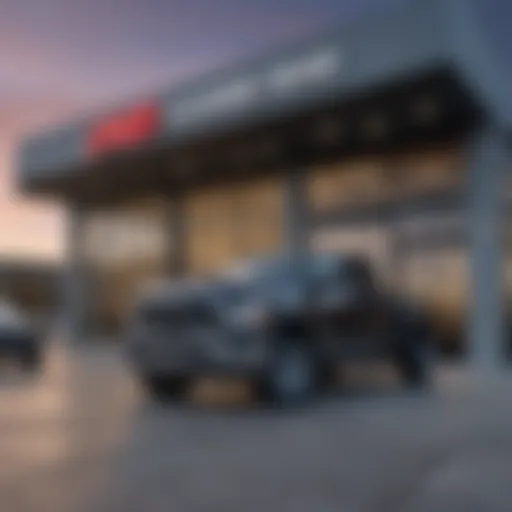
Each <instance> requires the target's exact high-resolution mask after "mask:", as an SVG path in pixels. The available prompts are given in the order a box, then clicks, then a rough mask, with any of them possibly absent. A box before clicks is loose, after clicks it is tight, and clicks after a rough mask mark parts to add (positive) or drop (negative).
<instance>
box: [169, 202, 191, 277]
mask: <svg viewBox="0 0 512 512" xmlns="http://www.w3.org/2000/svg"><path fill="white" fill-rule="evenodd" d="M168 232H169V259H170V261H169V273H170V276H171V277H177V276H181V275H183V274H184V273H185V272H186V270H187V261H186V246H185V244H186V240H185V237H186V226H185V212H184V205H183V200H182V199H181V198H180V197H173V198H172V199H171V200H170V204H169V231H168Z"/></svg>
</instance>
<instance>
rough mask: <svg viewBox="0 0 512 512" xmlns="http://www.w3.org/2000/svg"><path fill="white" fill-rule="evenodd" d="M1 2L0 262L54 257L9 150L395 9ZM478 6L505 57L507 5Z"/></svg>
mask: <svg viewBox="0 0 512 512" xmlns="http://www.w3.org/2000/svg"><path fill="white" fill-rule="evenodd" d="M0 1H1V6H0V178H1V181H0V184H1V185H2V186H1V189H0V193H1V195H0V212H6V214H5V213H3V214H2V215H1V217H0V218H2V219H9V220H10V222H3V223H0V255H1V254H2V252H4V249H5V250H7V251H11V252H12V251H14V252H16V251H18V250H20V251H23V252H24V253H28V252H31V251H35V252H37V253H46V251H49V252H52V251H53V252H59V251H60V249H61V243H60V227H61V215H60V214H59V212H56V211H55V209H50V210H48V208H47V207H42V206H40V205H27V203H26V202H25V201H22V200H21V199H20V198H19V196H18V195H17V194H16V192H15V191H14V189H13V187H12V169H13V161H12V151H13V148H14V147H15V145H16V144H17V141H18V140H19V138H20V136H22V135H23V134H25V133H27V132H30V131H33V130H34V129H40V128H42V127H45V126H48V125H49V124H53V123H55V122H57V121H58V120H61V119H64V118H67V117H69V116H70V115H72V114H73V113H75V112H77V111H80V110H84V109H89V108H92V107H98V106H100V105H102V104H108V103H111V102H113V101H118V100H120V99H122V98H123V97H131V96H136V95H137V94H143V93H145V92H147V91H151V90H156V89H160V88H161V87H162V86H164V85H169V84H171V83H173V82H175V81H180V80H182V79H184V78H187V77H191V76H195V75H198V74H200V73H202V72H204V71H207V70H210V69H213V68H215V67H217V66H219V65H223V64H226V63H229V62H230V61H233V60H237V59H239V58H241V57H243V56H245V55H253V54H257V53H258V52H261V51H265V50H267V49H269V48H272V47H273V46H276V45H278V44H280V43H284V42H288V41H293V40H295V39H300V38H301V37H302V36H306V35H308V34H311V33H315V32H318V31H320V30H321V29H322V28H325V27H329V26H332V25H334V24H335V23H337V22H349V21H350V19H352V18H353V17H356V16H358V15H359V14H361V13H363V12H365V11H368V10H370V9H377V8H380V7H382V6H384V5H386V4H388V3H391V2H393V1H396V0H0ZM402 1H406V0H402ZM409 1H428V0H409ZM447 1H457V0H447ZM478 1H480V2H483V5H484V7H485V16H486V17H487V18H489V19H492V20H493V21H494V22H495V23H496V24H497V25H499V26H501V28H502V29H504V30H501V31H497V37H498V39H497V41H498V43H499V45H500V48H501V49H502V51H503V50H504V53H505V54H507V53H512V45H510V44H508V42H509V41H511V40H512V35H510V34H509V32H511V33H512V31H510V30H507V29H508V28H509V27H510V25H512V21H511V20H512V2H510V0H478ZM500 34H505V35H503V36H502V35H500ZM11 220H12V222H11ZM36 236H37V243H34V240H36V238H35V237H36ZM39 239H40V240H39ZM43 245H44V248H43Z"/></svg>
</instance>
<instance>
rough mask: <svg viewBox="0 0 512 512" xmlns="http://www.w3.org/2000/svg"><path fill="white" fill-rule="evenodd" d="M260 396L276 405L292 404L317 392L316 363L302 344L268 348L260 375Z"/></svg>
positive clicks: (300, 401) (282, 344)
mask: <svg viewBox="0 0 512 512" xmlns="http://www.w3.org/2000/svg"><path fill="white" fill-rule="evenodd" d="M262 385H263V395H264V398H266V399H267V400H270V401H271V402H273V403H276V404H278V405H283V406H287V405H295V404H300V403H304V402H306V401H307V400H309V399H311V398H312V397H313V396H314V395H315V393H316V391H317V365H316V362H315V357H314V354H313V351H312V350H311V349H310V348H309V347H308V346H307V345H306V344H304V343H293V342H287V343H280V344H278V345H276V346H275V347H273V348H272V351H271V355H270V357H269V362H268V364H267V369H266V371H265V375H264V377H263V383H262Z"/></svg>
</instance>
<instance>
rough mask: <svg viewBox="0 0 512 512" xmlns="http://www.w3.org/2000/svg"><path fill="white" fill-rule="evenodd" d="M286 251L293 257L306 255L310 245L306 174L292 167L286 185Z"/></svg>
mask: <svg viewBox="0 0 512 512" xmlns="http://www.w3.org/2000/svg"><path fill="white" fill-rule="evenodd" d="M285 187H286V189H285V251H286V253H287V254H288V255H289V256H292V257H298V258H301V257H304V256H305V255H307V253H308V251H309V246H310V240H309V238H310V226H309V215H308V204H307V190H306V189H307V184H306V175H305V172H304V171H303V170H302V169H291V170H290V171H289V172H288V175H287V177H286V185H285Z"/></svg>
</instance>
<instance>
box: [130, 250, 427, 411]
mask: <svg viewBox="0 0 512 512" xmlns="http://www.w3.org/2000/svg"><path fill="white" fill-rule="evenodd" d="M128 336H129V347H130V354H131V359H132V361H133V364H134V366H135V368H136V370H137V372H138V374H139V375H140V376H141V378H142V380H143V382H144V383H145V384H146V386H147V388H148V389H149V391H150V392H151V393H152V394H154V395H156V396H158V397H163V396H172V395H176V394H178V393H180V392H182V391H183V389H184V387H185V386H186V384H187V382H188V381H189V379H191V378H193V377H194V376H196V375H202V374H206V373H231V374H233V373H235V374H239V375H244V376H250V377H252V378H253V379H254V380H255V381H257V383H258V384H259V387H260V389H261V391H262V393H263V394H264V396H265V397H266V398H269V399H272V400H275V401H277V402H281V403H289V402H298V401H302V400H305V399H307V398H309V397H311V396H313V395H314V393H315V392H316V391H317V390H318V389H319V387H320V386H322V385H325V384H328V383H329V382H330V381H331V380H332V379H333V377H334V374H335V372H336V371H337V369H338V367H339V365H340V364H342V363H343V362H346V361H352V360H354V359H356V358H357V359H364V360H367V359H370V358H372V359H373V358H391V359H392V360H393V361H394V362H395V363H396V365H397V367H398V369H399V370H400V373H401V375H402V376H403V379H404V380H405V382H406V383H407V384H409V385H413V386H423V385H425V384H426V383H427V381H428V377H429V362H430V360H431V353H432V352H431V349H432V345H431V339H430V330H429V325H428V322H427V321H426V319H425V317H424V315H423V314H422V312H421V311H419V310H416V309H415V308H412V307H410V306H406V305H404V304H402V303H401V301H399V300H397V299H396V298H394V297H392V296H391V295H388V294H386V293H385V292H383V291H382V290H381V289H380V288H379V286H378V284H377V283H376V282H375V280H374V278H373V276H372V273H371V271H370V268H369V267H368V265H367V264H366V263H365V262H364V261H362V260H360V259H358V258H353V257H343V256H338V255H336V256H332V255H317V256H313V257H311V258H308V259H305V260H303V261H292V260H287V259H284V258H283V259H275V260H267V261H261V262H259V263H255V264H253V265H249V266H247V267H245V268H244V267H242V269H241V270H240V269H238V270H237V271H234V272H231V273H229V274H227V275H224V276H222V277H221V278H220V279H217V280H213V281H210V282H193V283H192V282H187V281H184V282H175V283H174V284H171V285H169V287H167V288H165V287H164V289H163V290H162V291H161V292H159V293H155V294H153V295H152V296H150V297H147V298H146V299H145V300H143V301H142V302H141V304H140V305H139V307H138V309H137V313H136V315H135V318H134V320H133V324H132V326H131V327H130V329H129V334H128Z"/></svg>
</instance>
